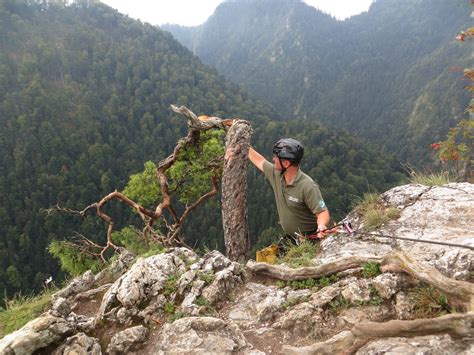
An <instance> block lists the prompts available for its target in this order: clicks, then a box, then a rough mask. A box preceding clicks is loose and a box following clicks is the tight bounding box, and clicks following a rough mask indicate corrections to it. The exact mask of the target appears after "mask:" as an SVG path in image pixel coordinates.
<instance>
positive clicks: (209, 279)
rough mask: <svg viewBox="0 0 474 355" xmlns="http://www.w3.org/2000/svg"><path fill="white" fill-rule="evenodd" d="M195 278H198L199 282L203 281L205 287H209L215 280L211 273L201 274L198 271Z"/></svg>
mask: <svg viewBox="0 0 474 355" xmlns="http://www.w3.org/2000/svg"><path fill="white" fill-rule="evenodd" d="M197 276H198V277H199V279H200V280H202V281H204V282H205V283H206V285H210V284H211V283H212V282H213V281H214V280H215V278H216V275H214V273H213V272H212V271H211V272H202V271H198V273H197Z"/></svg>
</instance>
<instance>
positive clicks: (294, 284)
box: [276, 275, 338, 291]
mask: <svg viewBox="0 0 474 355" xmlns="http://www.w3.org/2000/svg"><path fill="white" fill-rule="evenodd" d="M337 280H338V278H337V276H336V275H331V276H329V277H327V276H323V277H321V278H320V279H304V280H293V281H277V283H276V286H277V287H278V288H284V287H286V286H289V287H291V288H292V289H294V290H303V289H311V290H313V291H317V290H319V289H321V288H323V287H326V286H329V285H331V284H333V283H334V282H336V281H337Z"/></svg>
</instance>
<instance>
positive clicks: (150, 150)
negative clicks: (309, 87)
mask: <svg viewBox="0 0 474 355" xmlns="http://www.w3.org/2000/svg"><path fill="white" fill-rule="evenodd" d="M170 104H178V105H186V106H188V107H189V108H191V109H192V110H193V111H194V112H196V113H198V114H208V115H217V116H220V117H223V118H229V117H241V118H245V119H248V120H250V121H251V123H252V125H253V128H254V136H253V139H252V141H253V144H254V145H255V147H256V148H257V149H258V150H260V151H262V153H267V154H269V153H270V152H271V146H272V143H273V142H274V141H275V140H276V139H278V138H280V137H282V136H293V137H295V138H297V139H300V140H301V141H303V142H304V143H305V145H306V148H307V150H306V152H307V153H306V158H305V160H304V164H303V169H304V170H305V172H307V173H309V174H310V175H311V176H313V178H314V179H315V180H317V181H318V183H319V184H320V186H321V188H322V191H323V194H324V196H325V198H326V200H327V204H328V205H329V207H330V209H331V211H333V216H334V218H338V217H341V216H343V214H344V213H346V212H347V211H348V210H349V209H350V208H351V203H352V201H354V199H356V197H357V196H361V195H362V194H363V193H364V192H366V191H377V190H384V189H386V188H388V187H390V186H392V185H393V184H395V183H396V182H397V181H399V179H400V177H401V175H400V174H399V173H397V172H396V171H397V169H398V166H397V164H396V163H395V161H394V160H393V158H392V157H390V156H386V155H382V154H381V153H380V152H379V151H378V150H377V149H375V148H374V147H372V146H370V145H369V144H368V143H367V142H364V141H362V140H360V139H358V138H355V137H353V136H351V135H350V134H348V133H347V132H345V131H342V130H339V129H338V130H337V131H336V130H331V129H329V128H327V127H325V126H322V125H320V124H318V123H315V122H309V121H304V120H294V121H285V120H282V118H281V116H282V115H281V114H280V113H279V112H278V111H276V110H275V109H273V108H271V107H270V106H269V105H267V104H265V103H263V102H262V101H258V100H255V99H254V98H253V97H252V96H251V95H249V94H248V93H246V92H245V91H243V90H242V89H240V88H239V87H238V86H236V85H235V84H233V83H231V82H229V81H227V80H225V79H224V77H223V76H221V75H219V74H218V73H217V72H216V71H215V70H213V69H209V68H208V67H206V66H205V65H203V64H202V63H201V61H200V60H199V59H198V58H197V57H195V56H194V55H193V54H192V53H191V52H190V51H189V50H188V49H186V48H185V47H184V46H182V45H181V44H179V43H178V42H177V41H176V40H174V39H173V38H172V36H171V35H170V34H169V33H167V32H165V31H162V30H161V29H159V28H157V27H153V26H151V25H148V24H144V23H141V22H139V21H135V20H131V19H130V18H128V17H126V16H124V15H122V14H120V13H118V12H117V11H115V10H113V9H111V8H109V7H107V6H105V5H103V4H101V3H98V2H95V1H76V2H73V3H71V4H66V2H60V1H54V2H53V1H51V2H47V1H33V0H29V1H20V0H2V1H1V2H0V151H1V152H2V154H1V156H0V293H2V294H4V295H6V296H11V295H12V294H14V293H17V292H20V291H21V292H28V291H32V290H35V291H37V290H39V289H41V288H42V284H43V281H44V280H45V278H46V277H47V276H48V275H52V276H53V277H54V279H55V280H56V281H58V280H60V279H61V278H62V277H64V275H63V274H62V273H61V271H59V267H58V263H57V261H56V260H55V259H53V258H52V257H51V255H49V253H48V250H47V248H48V245H49V244H50V243H51V242H52V241H54V240H67V239H70V238H73V237H75V236H77V235H84V236H87V237H88V238H90V239H92V240H95V241H99V242H103V241H104V238H105V226H104V224H103V223H102V221H101V220H100V219H99V218H98V217H97V216H94V215H91V216H88V217H87V218H85V219H81V218H79V217H78V216H77V215H70V214H61V213H55V214H52V215H48V213H47V209H48V208H50V207H52V206H55V205H59V206H61V207H64V208H69V209H75V210H80V209H82V208H84V207H85V206H87V205H89V204H90V203H92V202H95V201H97V200H98V199H100V198H101V197H102V196H104V195H105V194H107V193H109V192H111V191H114V190H115V189H117V190H123V188H124V187H125V185H126V184H127V181H128V180H129V177H130V175H131V174H134V173H137V172H140V171H142V170H143V167H144V163H145V162H146V161H148V160H151V161H153V162H155V163H157V162H159V161H160V160H161V159H164V158H165V157H166V156H167V155H168V154H170V152H171V150H172V149H173V147H174V145H175V144H176V141H177V139H179V138H180V137H182V136H183V135H184V134H185V132H186V124H185V121H184V120H183V118H182V117H180V116H179V115H177V114H174V113H173V112H172V111H171V110H170V109H169V106H170ZM248 174H249V178H250V191H249V198H250V201H249V205H250V207H249V209H250V211H249V214H250V224H251V238H252V242H253V244H255V243H257V242H259V240H260V242H261V243H263V240H264V239H265V238H268V237H269V235H270V234H272V233H277V232H278V226H277V216H276V213H275V211H274V207H273V197H272V192H271V190H270V188H269V186H268V185H267V184H266V182H265V181H264V179H263V178H262V177H261V175H260V174H259V173H257V171H256V170H255V169H252V168H249V172H248ZM218 205H219V202H218V199H214V202H212V203H207V204H206V205H205V206H204V208H203V209H202V210H200V211H196V214H195V216H194V218H192V219H190V220H189V223H188V224H187V225H186V229H185V232H184V233H185V238H186V240H187V241H188V242H189V244H190V245H196V246H198V247H209V248H215V247H217V248H222V243H223V241H222V227H221V222H220V221H221V218H220V210H219V206H218ZM108 213H109V214H110V215H112V216H113V217H114V219H115V221H116V222H117V229H120V228H121V227H123V226H126V225H130V224H132V225H133V224H137V218H136V216H134V214H133V213H132V212H131V211H130V210H129V209H128V208H126V207H124V206H122V205H120V204H118V203H115V204H114V203H113V204H111V206H110V207H108ZM137 226H139V224H137Z"/></svg>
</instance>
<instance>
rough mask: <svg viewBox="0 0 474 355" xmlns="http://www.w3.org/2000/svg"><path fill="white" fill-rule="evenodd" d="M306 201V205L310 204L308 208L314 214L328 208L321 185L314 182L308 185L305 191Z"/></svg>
mask: <svg viewBox="0 0 474 355" xmlns="http://www.w3.org/2000/svg"><path fill="white" fill-rule="evenodd" d="M304 201H305V203H306V206H308V208H309V209H310V210H311V212H313V213H314V214H318V213H321V212H323V211H325V210H327V207H326V204H325V202H324V200H323V197H322V196H321V191H320V190H319V186H318V185H317V184H316V183H314V182H312V183H311V184H308V185H307V186H306V188H305V191H304Z"/></svg>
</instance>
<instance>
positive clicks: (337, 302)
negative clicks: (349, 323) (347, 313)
mask: <svg viewBox="0 0 474 355" xmlns="http://www.w3.org/2000/svg"><path fill="white" fill-rule="evenodd" d="M351 306H352V303H351V301H349V300H348V299H345V298H344V297H343V296H341V295H339V296H337V297H336V298H334V299H333V300H332V301H331V302H329V308H330V309H331V310H333V311H335V312H337V311H339V310H341V309H344V308H349V307H351Z"/></svg>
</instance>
